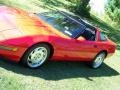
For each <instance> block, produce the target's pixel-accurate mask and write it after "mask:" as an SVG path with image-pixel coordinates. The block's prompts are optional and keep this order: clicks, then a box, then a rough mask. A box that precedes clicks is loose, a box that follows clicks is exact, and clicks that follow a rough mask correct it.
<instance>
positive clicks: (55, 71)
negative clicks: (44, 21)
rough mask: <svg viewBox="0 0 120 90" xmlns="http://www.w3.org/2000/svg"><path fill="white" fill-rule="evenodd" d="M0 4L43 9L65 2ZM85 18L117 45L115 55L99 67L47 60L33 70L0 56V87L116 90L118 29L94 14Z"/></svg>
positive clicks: (119, 78)
mask: <svg viewBox="0 0 120 90" xmlns="http://www.w3.org/2000/svg"><path fill="white" fill-rule="evenodd" d="M40 1H41V2H40ZM63 2H64V3H63ZM0 3H1V4H2V5H8V6H13V7H19V8H22V9H24V10H27V11H29V10H30V12H40V11H44V9H45V8H46V6H45V5H47V6H48V7H49V6H52V5H54V6H59V7H61V8H64V6H66V5H67V4H69V3H68V2H66V1H65V0H55V1H54V0H6V1H5V0H0ZM58 3H59V4H58ZM89 21H90V22H92V23H93V24H96V26H98V27H100V28H101V29H102V30H103V32H104V33H106V34H107V35H108V36H109V37H110V38H111V39H112V40H114V41H115V42H117V44H118V49H117V51H116V53H115V55H114V56H112V57H110V58H108V59H107V60H105V63H104V64H103V66H102V67H101V68H99V69H91V68H89V67H87V66H86V65H85V64H84V63H82V62H79V63H78V62H53V61H49V62H47V63H46V64H45V65H43V67H41V68H39V69H35V70H33V69H29V68H25V67H22V66H20V65H18V64H14V63H9V62H6V61H4V60H2V59H0V90H120V59H119V57H120V48H119V46H120V40H119V38H120V34H119V33H120V30H116V29H114V28H112V27H111V26H109V25H108V24H106V23H104V22H103V21H101V20H100V19H98V18H96V17H95V16H92V18H91V19H89Z"/></svg>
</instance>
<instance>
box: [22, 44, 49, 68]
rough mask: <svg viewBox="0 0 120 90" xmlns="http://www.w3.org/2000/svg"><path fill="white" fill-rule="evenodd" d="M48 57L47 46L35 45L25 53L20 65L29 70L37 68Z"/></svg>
mask: <svg viewBox="0 0 120 90" xmlns="http://www.w3.org/2000/svg"><path fill="white" fill-rule="evenodd" d="M49 56H50V48H49V46H48V45H46V44H37V45H34V46H33V47H31V48H30V49H28V50H27V51H26V52H25V54H24V55H23V57H22V59H21V63H22V64H24V65H25V66H28V67H30V68H38V67H40V66H41V65H43V64H44V63H45V62H46V61H47V60H48V58H49Z"/></svg>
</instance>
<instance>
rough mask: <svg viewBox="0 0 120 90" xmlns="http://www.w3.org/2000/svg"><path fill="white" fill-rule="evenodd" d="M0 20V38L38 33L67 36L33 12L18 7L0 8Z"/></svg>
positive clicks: (36, 34)
mask: <svg viewBox="0 0 120 90" xmlns="http://www.w3.org/2000/svg"><path fill="white" fill-rule="evenodd" d="M0 22H2V23H0V28H1V29H0V40H3V39H11V38H16V37H24V36H39V35H44V36H45V35H46V36H57V37H64V38H69V37H68V36H66V35H64V34H63V33H62V32H59V31H58V30H56V29H55V28H53V27H52V26H50V25H49V24H47V23H46V22H44V21H43V20H42V19H40V18H38V17H37V16H35V15H34V14H31V13H27V12H25V11H22V10H19V9H14V8H8V7H2V8H0Z"/></svg>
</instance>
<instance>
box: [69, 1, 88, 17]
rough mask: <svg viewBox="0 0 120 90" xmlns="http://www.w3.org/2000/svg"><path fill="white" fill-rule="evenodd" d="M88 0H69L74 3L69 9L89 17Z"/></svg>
mask: <svg viewBox="0 0 120 90" xmlns="http://www.w3.org/2000/svg"><path fill="white" fill-rule="evenodd" d="M69 1H71V0H69ZM89 1H90V0H73V1H71V2H72V3H75V5H74V6H72V7H71V10H72V11H73V12H74V13H77V14H79V15H81V16H84V17H89V16H90V13H89V11H90V6H89Z"/></svg>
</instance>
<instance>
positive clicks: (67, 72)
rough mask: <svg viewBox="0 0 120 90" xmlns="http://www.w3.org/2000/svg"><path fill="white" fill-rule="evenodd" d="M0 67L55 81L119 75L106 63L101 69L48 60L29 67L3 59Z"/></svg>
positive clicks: (80, 63) (81, 64) (77, 63)
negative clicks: (36, 66)
mask: <svg viewBox="0 0 120 90" xmlns="http://www.w3.org/2000/svg"><path fill="white" fill-rule="evenodd" d="M0 67H2V68H4V69H6V70H8V71H12V72H14V73H17V74H22V75H25V76H33V77H39V78H43V79H45V80H55V81H56V80H61V79H69V78H86V79H87V80H90V81H92V80H91V79H90V78H89V77H109V76H116V75H119V73H118V72H117V71H115V70H114V69H112V68H111V67H109V66H108V65H106V64H103V66H102V67H101V68H99V69H91V68H89V67H87V66H86V65H85V64H84V63H82V62H54V61H48V62H47V63H46V64H45V65H43V66H42V67H40V68H38V69H29V68H26V67H22V66H20V65H18V64H16V63H9V62H6V61H1V62H0Z"/></svg>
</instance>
